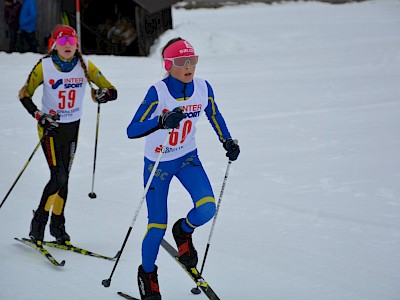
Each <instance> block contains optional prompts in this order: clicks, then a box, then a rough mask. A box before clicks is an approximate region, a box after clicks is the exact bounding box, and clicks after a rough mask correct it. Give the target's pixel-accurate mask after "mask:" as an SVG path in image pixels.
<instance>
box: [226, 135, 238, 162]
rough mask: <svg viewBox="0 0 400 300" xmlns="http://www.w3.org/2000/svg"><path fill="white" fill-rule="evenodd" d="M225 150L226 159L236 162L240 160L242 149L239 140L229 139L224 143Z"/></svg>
mask: <svg viewBox="0 0 400 300" xmlns="http://www.w3.org/2000/svg"><path fill="white" fill-rule="evenodd" d="M223 146H224V149H225V150H226V157H228V158H229V160H231V161H234V160H236V159H237V158H238V156H239V153H240V147H239V144H238V141H237V140H233V139H227V140H225V142H223Z"/></svg>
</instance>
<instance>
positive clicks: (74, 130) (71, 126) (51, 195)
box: [20, 52, 117, 240]
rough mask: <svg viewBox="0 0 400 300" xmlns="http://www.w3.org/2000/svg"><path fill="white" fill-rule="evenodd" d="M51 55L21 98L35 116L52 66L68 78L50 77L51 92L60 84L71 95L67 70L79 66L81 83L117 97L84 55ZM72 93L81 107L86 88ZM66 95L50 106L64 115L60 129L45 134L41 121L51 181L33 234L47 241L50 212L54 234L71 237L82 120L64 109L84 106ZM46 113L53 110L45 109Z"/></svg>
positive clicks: (34, 73) (38, 67)
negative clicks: (71, 192) (68, 211)
mask: <svg viewBox="0 0 400 300" xmlns="http://www.w3.org/2000/svg"><path fill="white" fill-rule="evenodd" d="M78 55H79V56H78ZM47 57H51V59H52V62H53V64H54V66H55V69H56V70H57V71H55V70H51V68H52V66H51V67H50V68H49V58H47ZM47 57H44V58H43V59H41V60H40V61H39V63H38V64H37V65H36V66H35V67H34V68H33V70H32V72H31V73H30V75H29V78H28V81H27V83H26V85H25V89H24V93H23V94H20V100H21V102H22V104H23V106H24V107H25V108H26V109H27V110H28V112H29V113H30V114H32V115H33V116H35V113H36V112H37V111H38V108H37V107H36V105H35V104H34V103H33V101H32V97H33V94H34V92H35V90H36V89H37V88H38V87H39V86H40V85H42V84H43V83H46V84H47V82H45V80H48V76H46V74H45V72H46V70H48V69H50V71H49V73H51V75H54V74H55V75H57V72H58V74H60V77H61V78H64V79H58V78H57V76H55V78H54V79H53V78H52V79H51V80H49V82H50V89H49V90H50V91H51V93H53V91H52V89H58V88H59V86H60V88H61V89H62V90H61V91H59V93H61V94H60V95H63V94H62V92H63V91H64V92H65V91H66V93H67V94H66V95H69V94H68V92H69V91H71V89H68V88H70V87H71V84H70V83H69V85H67V84H66V82H71V80H69V81H68V80H66V79H65V78H66V75H65V72H71V71H72V69H74V70H75V72H76V70H77V69H76V68H82V70H78V71H79V72H78V74H83V76H81V77H82V78H80V77H79V76H78V78H73V79H74V80H73V81H74V82H80V83H81V84H86V83H88V82H89V84H90V86H92V84H91V82H93V83H94V84H96V85H97V86H98V87H99V88H107V89H108V90H109V91H110V99H109V100H114V99H116V98H117V90H116V89H115V87H114V86H113V85H112V84H111V83H110V82H109V81H108V80H107V79H106V78H105V77H104V76H103V74H102V73H101V72H100V70H99V69H98V68H97V67H96V66H95V65H94V64H93V63H92V62H91V61H88V62H87V64H86V63H84V62H85V61H84V60H83V58H82V56H81V55H80V54H75V56H74V58H73V59H72V60H71V61H70V62H65V61H60V58H59V57H58V56H57V53H56V52H55V53H52V54H51V55H49V56H47ZM45 58H47V60H46V61H45V60H44V59H45ZM45 63H46V64H47V65H46V66H47V67H46V68H45V67H44V65H45ZM50 63H51V62H50ZM63 80H64V81H63ZM46 84H44V85H43V98H42V106H46V102H47V106H49V98H51V97H47V95H46V87H45V85H46ZM47 85H48V84H47ZM71 95H73V97H76V98H78V97H81V98H82V99H76V100H75V99H73V100H74V101H76V102H78V103H80V104H79V106H81V105H82V101H83V96H84V90H83V91H80V92H79V91H75V92H74V93H72V94H71ZM46 97H47V98H46ZM64 98H66V99H67V100H65V99H63V101H64V103H63V104H62V103H57V104H55V105H56V106H54V105H53V104H51V103H50V105H53V107H56V108H57V109H56V112H57V114H59V115H60V121H59V127H58V128H57V130H55V131H49V132H48V133H47V132H46V134H45V132H44V129H43V127H42V126H41V125H40V124H38V131H39V138H40V139H41V140H42V149H43V152H44V155H45V157H46V161H47V164H48V166H49V169H50V180H49V182H48V183H47V184H46V186H45V188H44V190H43V194H42V197H41V199H40V203H39V206H38V208H37V210H36V211H35V214H34V217H33V219H32V222H31V229H30V237H31V238H32V239H35V240H43V237H44V229H45V226H46V224H47V221H48V218H49V214H50V211H51V212H52V214H51V222H50V233H51V235H53V236H54V237H55V238H56V239H59V238H61V239H63V240H69V235H68V234H67V233H66V232H65V216H64V209H65V204H66V202H67V197H68V179H69V174H70V171H71V166H72V162H73V159H74V156H75V152H76V148H77V142H78V132H79V124H80V115H79V119H77V120H73V121H71V122H70V121H69V120H70V119H71V118H70V117H68V110H66V109H62V108H68V107H69V108H71V109H75V110H76V109H81V107H78V108H73V106H74V104H69V106H68V105H65V101H68V100H70V99H68V96H67V97H64ZM50 101H52V100H50ZM60 101H61V100H60ZM79 101H80V102H79ZM67 103H68V102H67ZM75 106H76V105H75ZM58 108H60V109H58ZM71 111H72V110H70V112H71ZM50 112H51V111H50ZM45 113H49V112H48V111H45ZM69 116H70V115H69ZM44 135H45V136H44Z"/></svg>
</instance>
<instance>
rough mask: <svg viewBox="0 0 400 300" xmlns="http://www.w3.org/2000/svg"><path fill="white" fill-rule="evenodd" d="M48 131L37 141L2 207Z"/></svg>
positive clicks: (0, 205)
mask: <svg viewBox="0 0 400 300" xmlns="http://www.w3.org/2000/svg"><path fill="white" fill-rule="evenodd" d="M46 135H47V132H45V134H44V135H43V136H42V138H41V139H40V141H39V142H38V143H37V145H36V147H35V149H34V150H33V152H32V154H31V156H29V158H28V160H27V161H26V163H25V165H24V167H23V168H22V170H21V172H20V173H19V174H18V176H17V178H16V179H15V181H14V183H13V184H12V186H11V188H10V189H9V191H8V192H7V194H6V196H5V197H4V199H3V201H1V204H0V208H1V207H2V206H3V204H4V202H6V199H7V198H8V196H9V195H10V193H11V191H12V190H13V188H14V186H15V185H16V184H17V182H18V180H19V178H20V177H21V176H22V173H24V171H25V169H26V167H27V166H28V164H29V163H30V161H31V160H32V157H33V156H34V155H35V153H36V151H37V149H38V148H39V146H40V144H41V143H42V142H43V140H44V138H45V137H46Z"/></svg>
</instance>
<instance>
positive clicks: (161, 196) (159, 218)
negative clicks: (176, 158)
mask: <svg viewBox="0 0 400 300" xmlns="http://www.w3.org/2000/svg"><path fill="white" fill-rule="evenodd" d="M144 162H145V164H144V173H143V176H144V183H145V186H146V184H147V181H148V179H149V177H150V174H151V171H152V169H153V165H154V162H153V161H150V160H148V159H146V158H145V159H144ZM172 165H173V162H161V163H160V164H159V165H158V168H157V171H156V173H155V176H154V177H153V180H152V182H151V184H150V188H149V190H148V192H147V195H146V203H147V213H148V225H147V232H146V234H145V236H144V239H143V243H142V267H143V270H144V272H145V273H150V272H153V271H154V269H155V261H156V259H157V255H158V251H159V248H160V244H161V241H162V239H163V237H164V234H165V230H166V229H167V220H168V208H167V197H168V189H169V185H170V182H171V179H172V177H173V170H172V169H171V166H172Z"/></svg>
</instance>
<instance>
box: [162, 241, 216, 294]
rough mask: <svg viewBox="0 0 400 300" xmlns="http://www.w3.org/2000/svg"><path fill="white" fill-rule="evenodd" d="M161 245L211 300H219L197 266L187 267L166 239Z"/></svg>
mask: <svg viewBox="0 0 400 300" xmlns="http://www.w3.org/2000/svg"><path fill="white" fill-rule="evenodd" d="M161 246H163V248H164V249H165V250H166V251H167V252H168V253H169V255H171V256H172V257H173V258H174V259H175V261H176V262H177V263H178V264H179V265H180V266H181V267H182V269H184V270H185V271H186V273H187V274H188V275H189V276H190V278H192V280H193V281H194V282H195V283H196V284H197V286H198V287H199V288H200V289H201V290H202V291H203V292H204V294H206V296H207V297H208V298H209V299H211V300H220V299H219V297H218V296H217V295H216V294H215V292H214V291H213V289H212V288H211V287H210V285H209V284H208V283H207V281H206V280H205V279H204V278H203V277H202V276H201V275H200V272H199V271H198V270H197V268H191V269H187V268H186V267H185V266H184V265H183V264H182V263H181V262H180V260H179V254H178V251H176V249H175V248H174V247H173V246H171V244H170V243H168V242H167V241H166V240H164V239H163V240H162V242H161Z"/></svg>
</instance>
